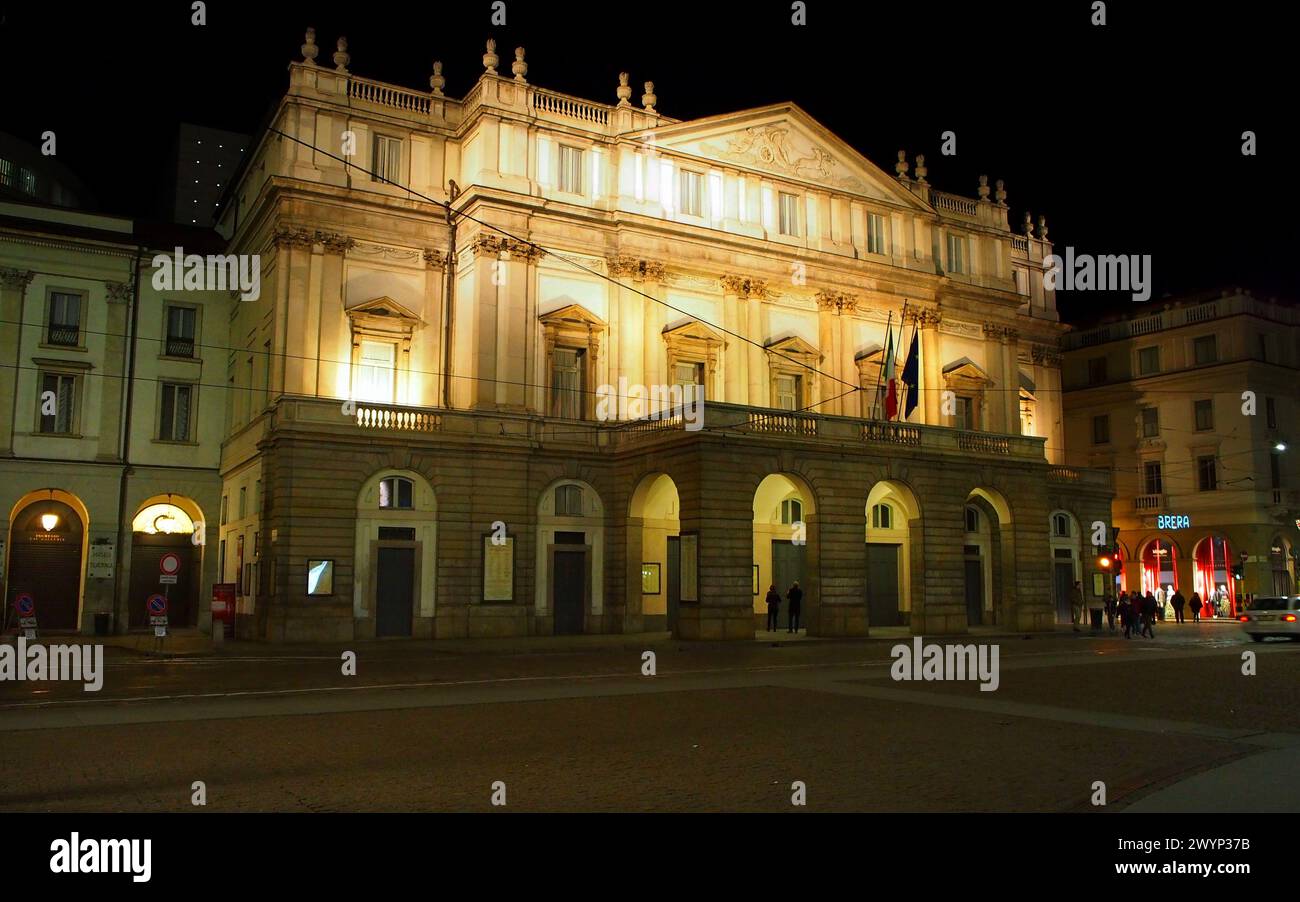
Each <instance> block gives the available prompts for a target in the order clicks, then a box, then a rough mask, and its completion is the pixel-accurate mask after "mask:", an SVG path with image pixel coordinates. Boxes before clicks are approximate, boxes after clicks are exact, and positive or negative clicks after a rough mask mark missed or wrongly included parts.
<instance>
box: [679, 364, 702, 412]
mask: <svg viewBox="0 0 1300 902" xmlns="http://www.w3.org/2000/svg"><path fill="white" fill-rule="evenodd" d="M673 384H674V385H680V386H681V387H682V403H683V404H693V403H694V402H695V398H696V396H697V395H698V397H699V398H700V399H701V400H703V399H704V364H702V363H678V364H676V365H674V367H673Z"/></svg>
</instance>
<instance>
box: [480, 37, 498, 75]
mask: <svg viewBox="0 0 1300 902" xmlns="http://www.w3.org/2000/svg"><path fill="white" fill-rule="evenodd" d="M499 62H501V57H499V56H497V42H496V41H494V40H492V39H491V38H488V42H487V53H485V54H483V69H484V71H486V72H487V74H488V75H496V74H497V63H499Z"/></svg>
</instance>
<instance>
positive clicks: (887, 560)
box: [867, 544, 903, 626]
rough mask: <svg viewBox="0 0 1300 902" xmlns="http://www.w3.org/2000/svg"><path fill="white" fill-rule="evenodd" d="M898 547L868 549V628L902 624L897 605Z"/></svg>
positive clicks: (887, 546) (875, 546) (870, 547)
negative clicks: (869, 626)
mask: <svg viewBox="0 0 1300 902" xmlns="http://www.w3.org/2000/svg"><path fill="white" fill-rule="evenodd" d="M900 547H901V546H899V545H876V544H871V545H868V546H867V617H868V618H869V619H868V621H867V622H868V623H869V624H870V625H871V626H898V625H899V624H901V623H902V622H903V618H902V616H901V615H900V614H899V610H898V609H899V604H898V601H899V599H898V551H899V548H900Z"/></svg>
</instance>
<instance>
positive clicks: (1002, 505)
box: [962, 488, 1011, 626]
mask: <svg viewBox="0 0 1300 902" xmlns="http://www.w3.org/2000/svg"><path fill="white" fill-rule="evenodd" d="M963 517H964V520H965V523H964V533H963V537H962V564H963V568H964V580H963V582H964V585H965V594H966V624H967V626H980V625H985V626H989V625H993V624H997V623H1000V622H1003V621H1005V620H1007V619H1008V616H1009V615H1008V612H1007V609H1006V607H1005V602H1007V601H1008V599H1007V598H1005V597H1004V595H1005V593H1004V591H1003V582H1004V571H1005V569H1006V562H1005V558H1004V547H1005V546H1006V542H1005V541H1004V536H1007V535H1008V532H1009V529H1010V526H1011V506H1010V505H1009V504H1007V500H1006V498H1004V497H1003V496H1002V494H1001V493H1000V492H998V491H996V490H994V489H987V488H977V489H974V490H973V491H971V493H970V495H969V496H968V497H967V499H966V506H965V509H964V512H963Z"/></svg>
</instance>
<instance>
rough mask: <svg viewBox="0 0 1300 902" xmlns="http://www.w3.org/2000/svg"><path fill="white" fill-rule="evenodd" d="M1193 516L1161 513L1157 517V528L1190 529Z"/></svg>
mask: <svg viewBox="0 0 1300 902" xmlns="http://www.w3.org/2000/svg"><path fill="white" fill-rule="evenodd" d="M1191 525H1192V518H1191V517H1186V516H1183V515H1182V514H1161V515H1159V516H1158V517H1156V529H1190V528H1191Z"/></svg>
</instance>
